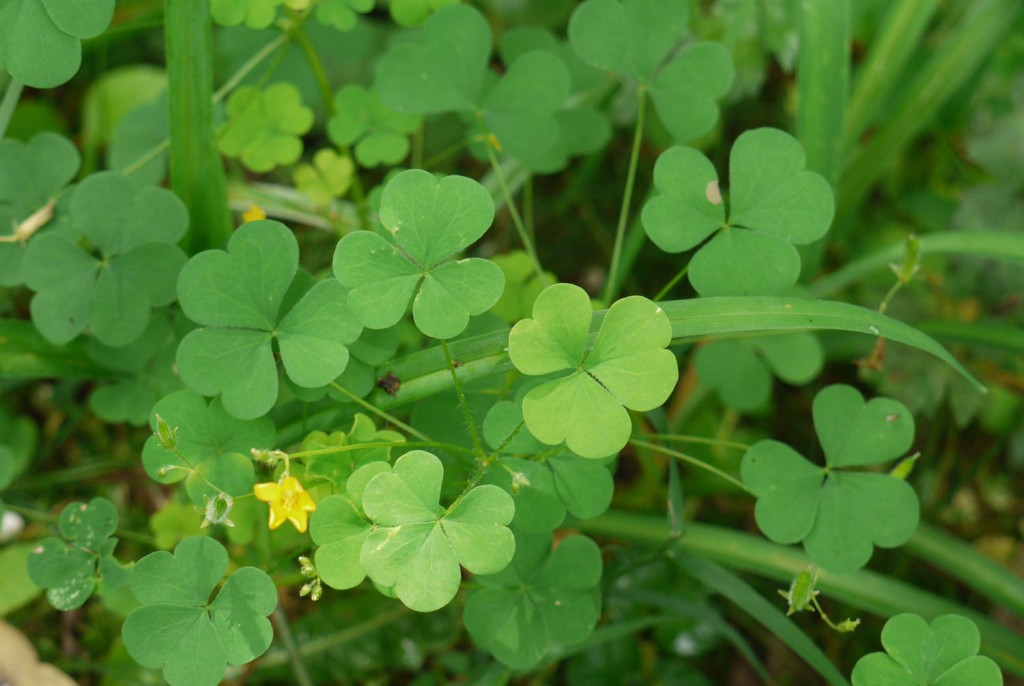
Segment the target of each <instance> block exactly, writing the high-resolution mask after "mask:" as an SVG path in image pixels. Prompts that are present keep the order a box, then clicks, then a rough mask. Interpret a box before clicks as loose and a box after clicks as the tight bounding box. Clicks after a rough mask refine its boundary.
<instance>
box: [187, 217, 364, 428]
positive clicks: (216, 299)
mask: <svg viewBox="0 0 1024 686" xmlns="http://www.w3.org/2000/svg"><path fill="white" fill-rule="evenodd" d="M298 262H299V248H298V244H297V242H296V240H295V236H294V235H293V234H292V232H291V231H289V230H288V229H287V228H286V227H285V226H284V225H283V224H281V223H279V222H276V221H273V220H263V221H257V222H249V223H247V224H245V225H243V226H242V227H240V228H239V229H238V230H237V231H236V232H235V233H234V234H232V236H231V240H230V241H229V242H228V246H227V251H224V250H207V251H205V252H202V253H200V254H198V255H196V256H195V257H193V258H192V259H191V260H189V262H188V264H187V265H185V268H184V269H182V271H181V278H180V279H179V280H178V296H179V299H180V301H181V308H182V310H183V311H184V312H185V314H186V315H187V316H188V317H189V319H191V320H192V321H194V322H196V323H197V324H199V325H200V326H201V327H202V328H199V329H196V330H195V331H193V332H191V333H189V334H188V335H187V336H185V338H184V339H183V340H182V342H181V345H180V346H179V347H178V354H177V361H178V368H179V370H180V373H181V379H182V381H184V382H185V385H186V386H188V387H189V388H191V389H192V390H194V391H196V392H198V393H202V394H203V395H207V396H213V395H220V396H221V401H222V402H223V404H224V409H225V410H227V411H228V412H229V413H230V414H232V415H234V416H235V417H238V418H240V419H254V418H256V417H260V416H262V415H264V414H266V412H267V411H268V410H269V409H270V408H271V407H273V405H274V402H275V401H276V400H277V393H278V373H277V364H276V362H275V359H274V344H275V343H276V345H277V348H278V351H279V353H280V358H281V361H282V363H283V365H284V370H285V373H286V374H287V375H288V378H289V379H291V381H293V382H294V383H296V384H298V385H299V386H302V387H305V388H317V387H320V386H324V385H326V384H328V383H329V382H331V381H333V380H334V379H335V377H337V376H338V375H339V374H341V372H342V371H343V370H344V369H345V365H346V364H348V358H349V353H348V347H347V346H348V344H350V343H352V342H353V341H355V340H356V338H357V337H358V336H359V333H360V331H361V330H362V327H361V326H360V325H359V323H358V322H357V321H356V319H355V317H353V316H352V315H351V314H350V313H349V308H348V307H347V306H346V296H347V295H348V294H347V293H346V291H345V289H344V288H343V287H342V285H341V284H340V283H338V282H337V281H336V280H334V279H331V278H328V279H325V280H323V281H320V282H317V283H316V284H315V285H313V286H312V287H311V288H309V289H308V290H305V292H296V290H295V289H294V288H292V285H293V282H295V283H296V284H298V285H299V286H301V288H299V289H298V290H299V291H302V290H303V289H304V286H305V285H308V282H305V281H304V280H296V274H297V273H298V272H299V266H298Z"/></svg>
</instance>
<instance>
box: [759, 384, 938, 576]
mask: <svg viewBox="0 0 1024 686" xmlns="http://www.w3.org/2000/svg"><path fill="white" fill-rule="evenodd" d="M813 414H814V428H815V430H816V431H817V433H818V439H819V440H820V441H821V445H822V448H823V450H824V453H825V467H819V466H817V465H815V464H812V463H811V462H809V461H808V460H807V459H805V458H804V457H803V456H801V455H799V454H798V453H797V452H796V451H794V450H793V449H792V448H790V447H789V446H787V445H784V444H782V443H779V442H777V441H773V440H764V441H759V442H758V443H756V444H754V446H753V447H751V448H750V450H748V451H747V453H746V455H744V457H743V462H742V464H741V467H740V472H741V476H742V478H743V482H744V483H745V484H746V485H747V486H748V487H749V488H750V490H751V491H752V492H753V493H754V495H755V496H757V506H756V507H755V509H754V517H755V519H756V520H757V525H758V527H759V528H760V529H761V531H762V532H763V533H764V535H765V536H767V537H768V538H770V539H772V540H773V541H776V542H777V543H797V542H799V541H803V544H804V549H805V550H806V551H807V554H808V555H810V557H811V559H812V560H814V562H815V563H816V564H818V565H820V566H822V567H824V568H826V569H828V570H830V571H833V572H849V571H854V570H857V569H859V568H861V567H863V566H864V565H865V564H867V561H868V560H869V559H870V558H871V553H872V546H873V545H875V546H879V547H882V548H893V547H896V546H899V545H902V544H903V543H905V542H906V541H907V540H908V539H909V538H910V537H911V536H912V535H913V533H914V531H915V530H916V529H917V523H918V518H919V512H918V509H919V505H918V500H917V494H916V493H915V492H914V489H913V488H911V487H910V485H909V484H908V483H907V482H906V481H904V480H902V479H898V478H895V477H893V476H889V475H888V474H884V473H872V472H858V471H850V470H847V469H843V468H844V467H856V466H864V465H874V464H879V463H883V462H887V461H890V460H893V459H895V458H897V457H899V456H900V455H902V454H903V453H905V452H906V451H907V449H908V448H910V445H911V443H912V442H913V440H914V418H913V416H912V415H911V414H910V412H909V411H907V409H906V408H905V407H904V406H903V405H901V404H900V403H898V402H896V401H894V400H889V399H888V398H874V399H872V400H871V401H869V402H867V403H865V402H864V398H863V397H862V396H861V394H860V393H859V392H858V391H857V390H856V389H855V388H853V387H851V386H845V385H833V386H828V387H826V388H824V389H823V390H821V391H820V392H819V393H818V395H817V396H815V398H814V407H813Z"/></svg>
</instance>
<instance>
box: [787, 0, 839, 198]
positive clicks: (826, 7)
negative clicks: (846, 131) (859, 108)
mask: <svg viewBox="0 0 1024 686" xmlns="http://www.w3.org/2000/svg"><path fill="white" fill-rule="evenodd" d="M849 14H850V11H849V6H848V2H847V0H808V1H806V2H804V3H803V11H802V12H801V13H800V17H801V20H800V58H799V62H798V64H797V89H798V92H799V94H800V102H799V106H798V109H797V115H796V130H797V137H798V138H799V139H800V143H801V144H802V145H803V147H804V151H805V152H806V153H807V168H808V169H810V170H811V171H815V172H817V173H819V174H821V175H822V176H824V177H825V178H826V179H827V180H828V182H829V183H835V180H836V176H837V175H838V173H839V166H840V154H841V153H842V138H841V137H840V136H837V135H836V133H837V132H839V131H842V130H843V125H844V121H845V119H844V117H845V112H846V97H847V90H848V89H849V82H850V40H849V31H848V27H849V23H850V20H849Z"/></svg>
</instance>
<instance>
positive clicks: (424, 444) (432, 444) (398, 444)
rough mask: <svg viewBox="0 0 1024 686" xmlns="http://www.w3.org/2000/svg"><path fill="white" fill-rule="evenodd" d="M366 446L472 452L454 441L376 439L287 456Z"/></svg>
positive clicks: (333, 452) (326, 452) (342, 451)
mask: <svg viewBox="0 0 1024 686" xmlns="http://www.w3.org/2000/svg"><path fill="white" fill-rule="evenodd" d="M366 448H443V449H445V450H454V451H456V452H464V453H470V454H472V452H473V451H472V450H470V449H469V448H463V447H462V446H461V445H455V444H454V443H441V442H440V441H377V442H371V443H352V444H351V445H337V446H332V447H330V448H316V449H314V450H300V451H299V452H296V453H288V458H289V459H291V460H302V459H305V458H307V457H317V456H318V455H337V454H338V453H347V452H350V451H355V450H365V449H366Z"/></svg>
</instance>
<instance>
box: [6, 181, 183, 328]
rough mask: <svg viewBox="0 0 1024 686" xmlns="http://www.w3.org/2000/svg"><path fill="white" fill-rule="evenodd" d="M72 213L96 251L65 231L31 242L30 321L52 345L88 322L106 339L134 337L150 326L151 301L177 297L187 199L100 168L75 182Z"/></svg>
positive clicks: (155, 303)
mask: <svg viewBox="0 0 1024 686" xmlns="http://www.w3.org/2000/svg"><path fill="white" fill-rule="evenodd" d="M69 212H70V215H71V222H72V228H73V230H74V231H75V232H77V233H79V234H81V235H82V236H84V237H85V238H87V239H88V240H89V243H90V244H91V246H92V247H93V251H88V250H86V249H85V248H83V247H82V246H81V245H79V244H78V242H76V241H75V240H74V239H73V238H72V237H71V236H70V235H68V234H67V233H66V232H57V231H50V232H48V233H46V234H44V235H42V236H39V237H38V238H36V239H35V240H33V241H31V242H30V243H29V246H28V250H27V251H26V253H25V262H24V269H25V279H26V283H27V284H28V286H29V288H31V289H32V290H34V291H36V295H35V297H33V298H32V303H31V312H32V322H33V324H35V326H36V328H37V329H39V332H40V333H41V334H42V335H43V336H44V337H45V338H47V339H48V340H50V341H51V342H53V343H67V342H68V341H70V340H71V339H73V338H75V337H76V336H78V335H79V334H80V333H82V331H84V330H85V328H86V327H88V328H89V329H90V331H91V332H92V333H93V335H94V336H95V337H96V338H97V339H99V341H100V342H101V343H105V344H107V345H113V346H120V345H126V344H128V343H131V342H132V341H134V340H135V339H136V338H138V337H139V336H141V335H142V333H143V331H145V330H146V326H147V325H148V324H149V317H150V310H151V309H152V308H153V307H160V306H163V305H168V304H170V303H172V302H174V299H175V293H174V283H175V280H176V279H177V277H178V272H179V271H180V270H181V267H182V265H183V264H184V263H185V261H186V257H185V253H184V252H182V251H181V249H180V248H178V246H177V245H175V243H176V242H177V241H178V239H179V238H181V237H182V236H183V235H184V233H185V230H186V228H187V227H188V212H187V210H186V209H185V205H184V204H183V203H182V202H181V201H180V200H178V198H177V196H175V195H174V194H173V193H171V192H170V191H168V190H165V189H163V188H155V187H153V186H145V185H143V184H140V183H138V182H137V181H135V180H133V179H132V178H130V177H126V176H124V175H123V174H121V173H119V172H100V173H98V174H93V175H92V176H90V177H88V178H87V179H86V180H85V181H83V182H82V183H80V184H79V185H78V187H77V188H75V190H74V192H73V194H72V195H71V198H70V204H69Z"/></svg>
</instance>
